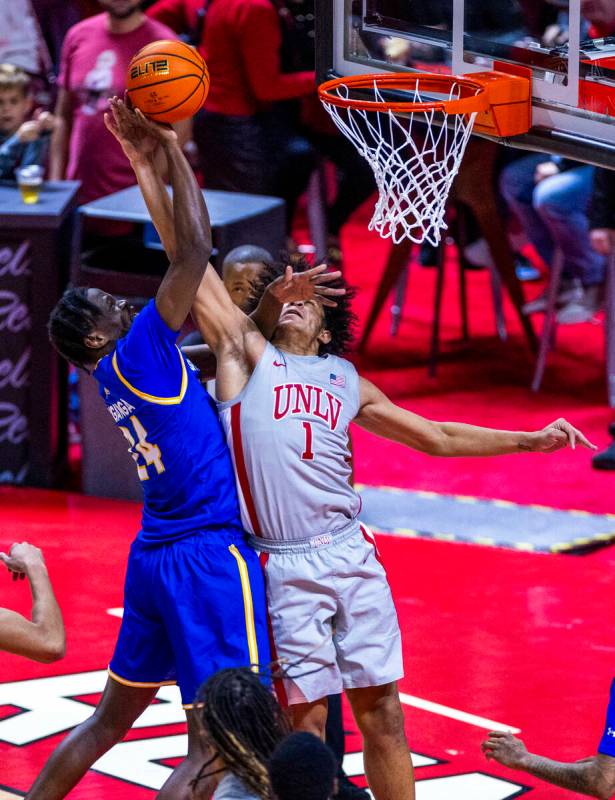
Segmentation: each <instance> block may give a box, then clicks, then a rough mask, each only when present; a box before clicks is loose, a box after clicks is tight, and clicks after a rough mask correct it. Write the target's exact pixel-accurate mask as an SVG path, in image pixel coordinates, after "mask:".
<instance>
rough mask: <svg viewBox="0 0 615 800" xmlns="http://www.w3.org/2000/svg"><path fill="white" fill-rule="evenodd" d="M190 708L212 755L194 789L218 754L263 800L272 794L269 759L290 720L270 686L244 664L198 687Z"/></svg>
mask: <svg viewBox="0 0 615 800" xmlns="http://www.w3.org/2000/svg"><path fill="white" fill-rule="evenodd" d="M195 712H197V713H198V714H199V722H200V724H201V729H202V731H203V736H204V739H205V741H206V743H207V745H208V746H209V747H210V749H211V750H212V751H213V755H212V757H211V758H210V759H208V761H206V762H205V764H203V766H202V767H201V769H200V771H199V773H198V775H197V777H196V778H195V780H194V781H193V782H192V788H193V789H196V788H197V786H198V784H199V782H200V781H201V780H203V779H204V778H207V777H210V776H211V775H214V774H215V773H216V772H217V771H218V770H216V769H214V770H213V771H208V770H209V768H210V767H211V766H212V764H213V763H214V761H215V760H216V759H217V758H218V757H219V758H220V759H221V760H222V761H223V762H224V765H225V768H226V769H227V770H228V771H229V772H231V773H233V774H234V775H236V776H237V778H239V780H240V781H241V782H242V783H243V784H244V785H245V786H246V787H247V788H248V789H250V790H251V791H253V792H254V793H255V794H256V795H257V796H258V797H259V798H261V799H262V800H270V798H271V796H272V792H271V782H270V778H269V773H268V768H267V767H268V763H269V759H270V758H271V756H272V754H273V751H274V750H275V748H276V747H277V745H278V744H279V743H280V742H281V741H282V740H283V739H284V737H285V736H287V735H288V734H289V733H290V724H289V722H288V719H287V717H286V715H285V714H284V712H283V711H282V709H281V708H280V706H279V704H278V702H277V701H276V699H275V697H274V696H273V694H272V692H271V691H270V689H268V688H267V686H265V684H264V683H263V681H262V679H261V678H260V677H259V675H258V674H256V673H254V672H252V671H251V670H250V669H247V668H233V669H223V670H220V671H219V672H217V673H216V674H215V675H213V676H212V677H211V678H209V680H208V681H207V682H206V683H205V684H204V685H203V686H202V687H201V688H200V690H199V693H198V696H197V700H196V704H195Z"/></svg>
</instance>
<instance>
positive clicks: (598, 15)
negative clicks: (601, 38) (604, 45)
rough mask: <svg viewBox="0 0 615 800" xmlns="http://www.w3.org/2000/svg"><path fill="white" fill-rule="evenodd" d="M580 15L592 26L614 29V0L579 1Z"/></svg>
mask: <svg viewBox="0 0 615 800" xmlns="http://www.w3.org/2000/svg"><path fill="white" fill-rule="evenodd" d="M581 13H582V14H583V16H584V17H585V18H586V19H588V20H589V21H590V22H591V23H592V25H597V26H598V27H599V28H601V29H604V30H609V31H611V30H612V29H615V0H581Z"/></svg>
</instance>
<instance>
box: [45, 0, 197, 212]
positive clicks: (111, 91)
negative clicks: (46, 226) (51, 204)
mask: <svg viewBox="0 0 615 800" xmlns="http://www.w3.org/2000/svg"><path fill="white" fill-rule="evenodd" d="M99 4H100V6H102V8H103V9H104V12H103V13H102V14H97V15H96V16H93V17H90V18H88V19H85V20H83V21H82V22H79V23H77V25H74V26H73V27H72V28H71V29H70V30H69V31H68V33H67V35H66V39H65V40H64V45H63V47H62V55H61V66H60V75H59V78H58V83H59V86H60V91H59V94H58V100H57V105H56V116H57V118H58V124H57V127H56V130H55V131H54V134H53V137H52V142H51V160H50V177H51V178H52V179H54V180H61V179H63V178H67V179H69V180H79V181H81V192H80V200H81V202H88V201H91V200H95V199H97V198H98V197H103V196H105V195H108V194H111V193H112V192H117V191H119V190H120V189H125V188H126V187H127V186H131V185H132V184H134V182H135V179H134V173H133V171H132V169H131V167H130V164H129V163H128V161H127V160H126V158H125V156H124V154H123V153H122V149H121V147H120V146H119V144H118V143H117V142H116V141H115V139H114V138H113V136H112V135H111V134H110V133H109V131H108V130H107V129H106V128H105V124H104V121H103V114H104V112H105V111H107V110H108V100H109V98H110V97H113V96H114V95H119V96H123V94H124V89H125V76H126V70H127V68H128V64H129V62H130V60H131V58H132V56H133V55H134V54H135V53H136V52H137V50H140V49H141V48H142V47H145V45H146V44H149V43H150V42H152V41H155V40H156V39H175V38H176V36H175V34H174V33H173V32H172V31H171V30H170V29H169V28H167V27H166V26H165V25H162V24H161V23H159V22H156V21H154V20H150V19H148V18H147V17H146V16H145V15H144V14H143V12H142V11H141V2H140V0H99ZM188 127H189V126H188ZM185 133H186V125H185V124H183V125H182V133H181V135H180V139H181V138H182V136H183V137H185Z"/></svg>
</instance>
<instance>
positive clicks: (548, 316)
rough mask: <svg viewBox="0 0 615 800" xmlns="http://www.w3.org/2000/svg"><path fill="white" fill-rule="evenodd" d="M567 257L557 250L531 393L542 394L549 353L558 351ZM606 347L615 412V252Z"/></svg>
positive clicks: (610, 270)
mask: <svg viewBox="0 0 615 800" xmlns="http://www.w3.org/2000/svg"><path fill="white" fill-rule="evenodd" d="M563 268H564V254H563V253H562V251H561V250H560V249H559V248H557V250H556V251H555V254H554V256H553V263H552V265H551V269H550V271H549V283H548V286H547V308H546V311H545V315H544V323H543V326H542V333H541V335H540V345H539V348H538V354H537V358H536V366H535V368H534V377H533V379H532V391H534V392H538V391H540V387H541V385H542V379H543V377H544V374H545V369H546V367H547V360H548V358H549V353H550V352H551V351H552V350H553V349H554V348H555V341H556V337H557V297H558V294H559V288H560V283H561V280H562V271H563ZM604 344H605V363H606V383H607V395H608V401H609V406H610V407H611V408H615V250H614V251H612V252H611V253H610V255H609V256H608V258H607V270H606V291H605V309H604Z"/></svg>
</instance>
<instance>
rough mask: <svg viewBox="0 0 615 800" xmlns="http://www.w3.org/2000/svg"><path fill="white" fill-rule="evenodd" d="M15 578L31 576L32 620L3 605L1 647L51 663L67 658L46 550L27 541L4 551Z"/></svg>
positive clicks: (4, 557) (8, 566)
mask: <svg viewBox="0 0 615 800" xmlns="http://www.w3.org/2000/svg"><path fill="white" fill-rule="evenodd" d="M0 560H1V561H3V562H4V563H5V564H6V566H7V568H8V570H9V572H11V573H12V574H13V580H20V579H21V580H24V579H25V578H27V579H28V581H29V582H30V588H31V590H32V620H29V619H26V618H25V617H22V615H21V614H18V613H17V612H15V611H10V610H9V609H7V608H0V650H5V651H6V652H8V653H14V654H15V655H18V656H24V657H25V658H31V659H33V660H34V661H40V662H42V663H43V664H51V663H52V662H53V661H58V660H59V659H61V658H64V653H65V650H66V636H65V633H64V623H63V622H62V612H61V611H60V608H59V606H58V603H57V601H56V599H55V596H54V593H53V588H52V586H51V581H50V580H49V575H48V574H47V567H46V566H45V560H44V559H43V554H42V553H41V551H40V550H39V549H38V547H33V546H32V545H31V544H28V543H27V542H22V543H21V544H14V545H13V546H12V547H11V549H10V550H9V553H8V555H7V554H6V553H0Z"/></svg>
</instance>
